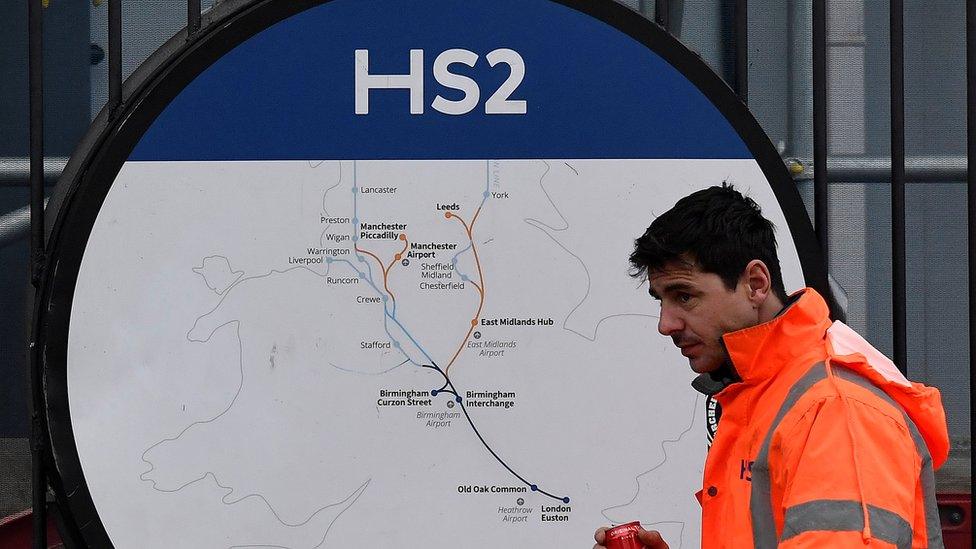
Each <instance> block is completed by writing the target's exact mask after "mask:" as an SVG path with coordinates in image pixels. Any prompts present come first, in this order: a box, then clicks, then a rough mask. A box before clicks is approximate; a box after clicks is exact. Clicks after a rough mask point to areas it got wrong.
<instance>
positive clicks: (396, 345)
mask: <svg viewBox="0 0 976 549" xmlns="http://www.w3.org/2000/svg"><path fill="white" fill-rule="evenodd" d="M393 346H394V347H396V348H397V349H399V348H400V342H399V341H394V342H393Z"/></svg>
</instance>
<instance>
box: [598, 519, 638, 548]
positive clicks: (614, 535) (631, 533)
mask: <svg viewBox="0 0 976 549" xmlns="http://www.w3.org/2000/svg"><path fill="white" fill-rule="evenodd" d="M638 531H640V522H637V521H635V522H628V523H627V524H621V525H620V526H615V527H613V528H611V529H609V530H607V533H606V536H607V537H606V538H605V541H604V545H605V546H606V548H607V549H643V548H644V544H643V543H641V542H640V540H639V539H637V532H638Z"/></svg>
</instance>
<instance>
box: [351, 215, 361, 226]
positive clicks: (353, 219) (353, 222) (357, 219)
mask: <svg viewBox="0 0 976 549" xmlns="http://www.w3.org/2000/svg"><path fill="white" fill-rule="evenodd" d="M352 224H353V225H359V218H358V217H354V218H352Z"/></svg>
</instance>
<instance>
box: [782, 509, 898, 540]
mask: <svg viewBox="0 0 976 549" xmlns="http://www.w3.org/2000/svg"><path fill="white" fill-rule="evenodd" d="M868 520H870V521H871V536H872V537H874V538H877V539H879V540H881V541H885V542H888V543H890V544H892V545H894V546H896V547H898V549H911V546H912V526H911V525H910V524H908V521H906V520H905V519H903V518H902V517H900V516H898V514H897V513H894V512H892V511H889V510H887V509H882V508H880V507H875V506H874V505H868ZM863 529H864V514H863V512H862V511H861V502H859V501H854V500H836V499H820V500H815V501H808V502H806V503H801V504H800V505H795V506H793V507H790V508H789V509H787V510H786V517H785V519H784V521H783V535H782V536H781V537H780V540H781V541H786V540H788V539H790V538H792V537H793V536H798V535H800V534H802V533H804V532H814V531H821V532H824V531H826V532H860V531H861V530H863Z"/></svg>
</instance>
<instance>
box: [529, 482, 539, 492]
mask: <svg viewBox="0 0 976 549" xmlns="http://www.w3.org/2000/svg"><path fill="white" fill-rule="evenodd" d="M529 488H531V489H532V491H533V492H538V491H539V487H538V486H536V485H535V484H533V485H532V486H529Z"/></svg>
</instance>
